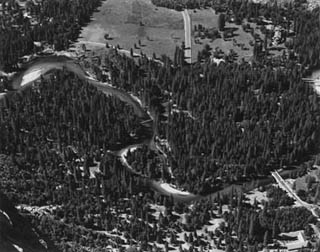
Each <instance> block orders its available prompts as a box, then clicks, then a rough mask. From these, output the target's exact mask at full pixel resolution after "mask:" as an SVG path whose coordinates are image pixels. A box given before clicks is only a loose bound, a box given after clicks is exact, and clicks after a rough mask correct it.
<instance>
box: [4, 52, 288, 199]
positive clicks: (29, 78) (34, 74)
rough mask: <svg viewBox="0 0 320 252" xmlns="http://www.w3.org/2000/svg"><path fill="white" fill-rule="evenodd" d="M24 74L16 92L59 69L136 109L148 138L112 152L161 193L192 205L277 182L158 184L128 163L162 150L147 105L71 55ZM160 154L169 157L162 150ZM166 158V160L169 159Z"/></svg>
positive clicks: (38, 62) (46, 60) (43, 61)
mask: <svg viewBox="0 0 320 252" xmlns="http://www.w3.org/2000/svg"><path fill="white" fill-rule="evenodd" d="M24 69H25V70H24V71H21V72H19V73H17V74H15V75H14V76H13V78H12V80H11V85H12V88H13V89H14V90H15V91H19V90H23V89H25V88H29V87H31V86H32V84H33V83H34V82H35V81H36V80H38V79H39V78H40V77H41V76H45V75H48V74H50V73H52V72H53V71H54V70H56V69H60V70H67V71H70V72H73V73H74V74H76V75H77V76H78V77H79V78H80V79H82V80H85V81H87V82H88V83H90V84H91V85H93V86H95V87H96V88H97V89H98V90H100V91H102V92H103V93H104V94H106V95H113V96H115V97H117V98H118V99H120V100H121V101H123V102H125V103H127V104H128V105H130V106H132V107H133V110H134V112H135V113H136V115H137V116H138V117H139V118H140V120H141V121H140V122H141V126H142V127H144V128H145V129H146V130H145V132H146V133H145V135H143V136H139V138H138V140H137V142H136V143H134V144H130V145H128V146H126V147H124V148H122V149H119V150H116V151H112V152H113V153H114V154H115V155H117V156H119V158H120V160H121V162H122V164H123V165H124V166H125V167H126V168H127V169H128V170H129V171H130V172H132V173H134V174H136V175H138V176H142V177H144V178H145V179H146V180H147V182H148V184H149V185H150V187H151V188H152V189H153V190H154V191H157V192H158V193H160V194H163V195H167V196H172V197H173V198H174V199H175V200H177V201H183V202H192V201H195V200H200V199H203V198H215V197H216V196H217V195H218V194H224V193H229V192H230V191H231V190H236V191H241V190H243V188H244V190H245V191H249V190H252V189H254V188H256V187H259V186H263V185H267V184H269V183H271V182H272V181H273V178H272V177H271V175H270V176H269V177H266V178H261V179H256V180H254V181H250V182H245V183H241V184H238V185H230V186H228V187H226V188H224V189H222V190H219V191H217V192H214V193H211V194H209V195H207V196H201V195H195V194H193V193H190V192H186V191H182V190H179V189H177V188H176V187H175V186H173V185H170V184H168V183H165V182H161V181H156V180H153V179H150V178H147V177H145V176H144V175H142V174H140V173H138V172H136V171H135V170H134V169H132V167H131V166H130V164H129V163H128V162H127V159H126V154H127V152H128V151H130V150H133V149H136V148H139V147H140V146H142V145H148V146H149V148H151V149H153V150H154V149H158V150H159V147H158V146H157V144H156V143H155V141H154V137H155V132H154V129H155V127H154V120H153V117H152V115H151V114H150V112H149V111H148V110H146V108H145V107H144V106H143V104H142V102H141V100H140V99H139V98H137V97H136V96H134V95H132V94H130V93H127V92H126V91H124V90H122V89H119V88H117V87H114V86H112V85H111V84H110V83H102V82H100V81H98V80H96V79H95V78H94V77H93V76H91V75H90V74H88V73H87V72H86V71H85V70H84V69H83V68H82V67H81V66H80V64H78V63H77V62H76V60H75V59H74V58H73V57H72V56H71V55H70V54H68V53H56V54H54V55H48V56H36V57H35V58H34V59H32V60H31V61H30V62H28V63H26V64H25V66H24ZM7 94H8V93H2V95H1V96H0V100H1V99H3V98H4V97H6V96H7ZM158 154H159V155H163V156H164V157H165V154H164V153H163V152H161V151H158ZM165 158H166V157H165ZM291 172H292V171H291ZM289 174H290V171H282V172H280V175H281V176H284V177H286V176H288V175H289Z"/></svg>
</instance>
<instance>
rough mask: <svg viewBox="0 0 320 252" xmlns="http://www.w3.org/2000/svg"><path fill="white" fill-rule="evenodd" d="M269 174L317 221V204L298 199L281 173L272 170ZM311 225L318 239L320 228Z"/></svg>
mask: <svg viewBox="0 0 320 252" xmlns="http://www.w3.org/2000/svg"><path fill="white" fill-rule="evenodd" d="M271 175H272V176H273V177H274V179H275V180H276V181H277V183H278V185H279V186H280V187H281V188H282V189H283V190H285V191H287V193H288V194H289V195H290V196H291V197H292V198H294V199H295V200H296V201H297V202H298V203H299V204H300V205H301V206H302V207H305V208H307V209H308V210H309V211H310V212H311V213H312V214H313V216H315V217H316V218H317V219H318V221H319V213H318V212H317V211H316V209H317V208H318V206H317V205H314V204H309V203H307V202H305V201H303V200H301V199H300V197H299V196H298V195H297V194H296V193H295V192H294V191H293V190H292V188H291V187H290V186H289V185H288V184H287V183H286V181H285V180H284V179H283V178H282V177H281V175H280V174H279V173H278V172H277V171H275V172H272V173H271ZM311 227H312V228H313V230H314V233H315V234H316V235H317V237H318V238H319V239H320V230H319V228H318V227H317V226H316V225H313V224H312V225H311Z"/></svg>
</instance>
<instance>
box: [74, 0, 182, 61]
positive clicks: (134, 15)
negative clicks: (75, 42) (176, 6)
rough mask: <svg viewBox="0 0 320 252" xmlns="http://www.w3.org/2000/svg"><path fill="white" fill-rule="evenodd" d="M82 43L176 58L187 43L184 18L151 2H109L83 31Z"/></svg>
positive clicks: (143, 0)
mask: <svg viewBox="0 0 320 252" xmlns="http://www.w3.org/2000/svg"><path fill="white" fill-rule="evenodd" d="M105 34H108V35H109V39H108V40H106V39H105ZM79 41H92V42H99V43H105V42H106V41H107V42H108V43H109V44H111V45H113V46H116V45H120V47H121V48H123V49H127V50H130V49H131V48H133V51H134V53H138V54H140V52H141V51H142V52H143V53H146V54H147V55H148V56H152V55H153V53H155V54H156V56H157V57H159V56H161V55H162V54H167V55H169V56H170V57H173V55H174V51H175V47H176V46H181V43H182V42H183V41H184V26H183V17H182V14H181V13H180V12H178V11H175V10H169V9H167V8H161V7H156V6H155V5H153V4H152V3H151V0H133V1H132V0H108V1H104V2H103V4H102V6H101V7H100V8H99V11H98V12H96V13H94V15H93V20H92V21H91V22H90V23H89V25H88V26H87V27H84V28H83V30H82V32H81V35H80V39H79ZM139 41H140V43H139ZM93 45H94V44H93ZM135 45H136V47H135Z"/></svg>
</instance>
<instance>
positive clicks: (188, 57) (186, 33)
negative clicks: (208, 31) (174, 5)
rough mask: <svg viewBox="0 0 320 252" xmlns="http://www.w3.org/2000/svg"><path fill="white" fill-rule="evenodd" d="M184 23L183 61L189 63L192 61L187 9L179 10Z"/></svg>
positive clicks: (189, 22) (189, 21) (189, 23)
mask: <svg viewBox="0 0 320 252" xmlns="http://www.w3.org/2000/svg"><path fill="white" fill-rule="evenodd" d="M181 13H182V16H183V23H184V37H185V42H184V43H185V48H186V49H185V50H184V57H185V61H186V62H187V63H189V64H191V61H192V50H191V18H190V15H189V12H188V10H187V9H184V11H182V12H181Z"/></svg>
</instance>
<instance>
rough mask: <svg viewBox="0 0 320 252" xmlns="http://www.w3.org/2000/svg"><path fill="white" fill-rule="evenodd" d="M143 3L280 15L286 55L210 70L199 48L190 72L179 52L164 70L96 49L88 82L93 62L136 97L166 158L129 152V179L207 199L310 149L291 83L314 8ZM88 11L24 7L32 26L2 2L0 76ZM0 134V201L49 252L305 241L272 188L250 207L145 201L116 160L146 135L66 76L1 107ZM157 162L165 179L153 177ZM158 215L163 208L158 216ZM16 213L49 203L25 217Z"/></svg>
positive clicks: (310, 34) (303, 97)
mask: <svg viewBox="0 0 320 252" xmlns="http://www.w3.org/2000/svg"><path fill="white" fill-rule="evenodd" d="M153 2H154V3H155V4H157V5H159V6H165V7H168V8H179V7H177V5H178V4H179V3H180V4H181V5H182V6H185V4H186V6H187V8H198V7H199V6H197V5H196V4H194V3H196V2H197V3H199V2H200V3H204V4H206V5H207V6H208V7H209V6H212V7H213V8H215V9H216V10H217V11H219V12H226V10H227V9H228V8H229V9H231V10H232V11H233V13H234V15H236V17H237V20H240V21H241V20H243V19H244V18H251V19H255V18H256V19H258V17H259V16H260V15H264V16H265V17H267V18H269V17H270V18H271V19H272V20H273V22H278V23H279V24H283V23H284V22H285V21H284V17H288V16H290V19H289V18H288V19H287V20H289V22H292V23H290V24H289V26H290V25H293V27H294V32H295V33H296V35H295V37H294V45H293V48H292V50H294V53H295V55H296V57H289V55H284V56H282V57H281V59H270V58H268V57H266V55H263V54H262V55H261V57H255V58H254V60H253V61H252V62H251V63H247V62H241V63H235V62H228V61H226V62H225V63H223V62H222V63H220V64H219V65H217V64H215V63H213V62H211V61H210V60H209V56H210V52H209V51H208V50H206V49H204V51H203V52H202V53H201V57H199V58H198V61H197V62H195V63H193V64H191V65H189V64H187V63H186V62H184V56H183V54H184V53H183V48H179V47H177V49H176V52H175V55H174V56H173V57H172V58H170V57H168V56H165V55H163V56H162V57H161V59H160V60H161V62H162V64H159V62H155V61H153V60H150V59H148V58H147V57H144V56H142V57H139V58H138V59H133V58H130V57H127V56H124V55H122V54H120V53H119V52H118V51H117V50H116V49H114V50H113V49H110V50H109V51H108V52H106V55H104V56H105V57H104V58H105V60H104V61H103V60H102V57H100V56H97V58H99V60H97V61H96V63H92V65H90V67H91V68H92V71H93V72H94V73H95V74H96V76H97V79H99V80H102V79H103V76H102V72H103V71H102V69H103V67H102V65H103V66H104V68H105V69H107V71H108V72H109V73H110V75H111V83H112V85H114V86H116V87H119V88H121V89H123V90H125V91H127V92H131V93H133V94H135V95H137V96H138V97H139V98H141V100H142V102H143V104H145V105H146V108H147V109H148V110H149V111H150V113H151V115H152V118H153V119H154V127H155V136H154V140H155V141H156V142H157V143H158V144H159V145H160V146H161V148H162V149H163V151H164V152H165V153H166V154H167V157H168V160H166V161H164V160H163V159H161V158H159V156H158V155H156V153H155V152H154V151H152V150H150V149H149V148H148V147H147V146H143V147H141V148H139V149H137V150H136V151H135V152H133V153H128V157H127V160H128V162H129V163H130V165H131V166H132V167H133V168H134V170H136V171H138V172H141V173H142V174H143V175H145V176H146V177H148V179H156V180H161V181H165V182H169V183H173V184H175V185H177V186H178V188H183V189H185V190H188V191H190V192H194V193H195V194H201V195H208V194H210V193H212V192H217V191H218V190H219V189H223V188H225V187H227V186H231V185H235V184H238V185H239V184H241V183H245V182H248V181H254V180H256V179H259V178H265V177H268V176H269V175H270V172H271V171H273V170H277V169H279V168H282V167H290V166H298V165H300V164H301V163H302V162H304V161H306V160H308V159H309V158H310V155H311V154H313V153H316V151H317V150H318V149H317V148H316V147H317V145H318V143H319V141H318V139H319V131H318V128H319V126H320V125H319V124H320V111H319V110H320V107H319V98H318V96H317V95H316V93H315V92H314V90H313V89H312V87H310V86H309V85H308V84H307V83H305V82H304V81H303V80H302V78H303V77H305V76H306V75H308V74H309V73H310V69H312V68H315V67H317V66H318V65H319V55H318V51H317V48H318V45H319V42H320V41H319V32H314V31H318V30H319V28H320V27H319V26H320V24H319V19H318V18H317V19H316V18H315V17H316V16H317V17H318V14H319V9H315V10H313V11H312V12H310V11H307V10H306V9H303V8H304V7H303V5H301V3H298V2H296V3H294V4H292V5H287V6H286V7H280V6H277V5H256V4H254V3H252V2H251V1H248V2H243V3H242V4H239V2H237V1H228V2H227V3H226V4H225V5H223V4H222V5H221V6H214V5H211V4H210V3H211V2H212V1H167V0H162V1H156V0H153ZM189 2H190V3H189ZM99 4H100V1H82V0H78V1H58V0H54V1H51V0H50V1H43V2H42V3H41V4H39V5H34V4H32V3H30V4H28V6H27V8H29V9H30V13H31V14H32V16H33V17H35V18H36V19H37V22H36V24H33V25H31V22H30V20H29V19H28V18H24V17H23V15H21V13H20V14H19V7H18V6H17V5H16V4H15V2H14V1H2V9H3V10H4V11H5V13H7V14H5V15H3V16H0V20H1V23H2V24H3V25H2V26H1V29H0V39H1V43H0V48H1V50H0V62H3V65H4V67H5V69H14V68H16V67H17V62H18V61H19V57H20V56H22V55H26V54H30V53H32V52H35V51H37V48H36V47H35V45H34V42H35V41H46V42H47V43H49V44H53V45H54V46H55V49H56V50H61V49H66V48H68V46H69V45H70V44H71V42H72V40H74V39H76V38H77V36H78V34H79V29H80V27H81V26H83V25H84V24H85V23H86V22H88V21H89V18H90V15H91V13H92V11H94V10H95V9H96V8H97V7H98V6H99ZM192 4H194V5H192ZM299 8H301V9H299ZM17 13H18V14H19V15H16V14H17ZM11 15H12V16H15V17H16V18H9V16H11ZM28 20H29V21H28ZM240 21H239V22H240ZM317 29H318V30H317ZM4 34H6V36H3V35H4ZM311 45H315V46H314V47H312V46H311ZM298 63H301V64H298ZM0 130H1V132H2V134H1V135H0V143H1V144H0V153H1V155H0V175H1V183H0V192H2V193H4V194H5V195H6V197H7V198H6V199H5V201H7V202H10V204H12V205H14V206H19V207H20V209H21V211H20V213H21V214H22V215H23V216H24V217H25V218H26V220H27V221H28V222H29V223H31V224H32V226H33V227H34V229H35V230H36V232H37V233H38V234H40V235H41V237H44V239H45V240H46V241H48V244H49V243H50V242H49V241H53V243H54V245H55V246H56V247H57V249H58V250H59V251H90V250H91V251H104V250H103V249H102V248H106V247H107V246H108V245H111V246H115V247H118V248H119V249H120V250H121V251H122V250H124V247H123V246H122V245H124V244H130V246H132V247H133V246H135V245H139V246H140V247H141V249H142V251H157V250H158V248H157V246H156V244H161V245H164V247H165V250H166V251H170V247H172V246H173V245H177V246H180V249H179V250H180V251H184V250H185V249H183V248H182V246H181V244H180V245H179V242H178V233H181V232H182V233H183V241H184V242H188V243H190V244H191V247H190V248H189V249H188V251H190V252H191V251H203V250H206V249H207V250H208V249H212V247H210V246H211V245H210V244H209V242H208V239H206V237H209V238H210V239H211V240H215V241H216V242H215V244H216V246H217V248H219V249H223V250H225V251H228V252H229V251H259V250H262V249H263V248H265V247H266V246H267V244H268V243H270V242H272V241H273V239H275V238H277V237H278V235H279V234H280V233H281V232H289V231H295V230H305V234H306V236H307V237H311V236H312V235H313V231H312V230H311V229H310V225H309V224H317V220H316V219H315V218H314V216H313V215H312V213H311V212H309V211H308V210H307V209H306V208H303V207H292V206H293V204H294V200H292V198H289V197H288V196H287V194H286V193H285V192H284V191H283V190H282V189H280V188H278V187H269V188H267V193H266V195H267V198H268V200H267V201H264V202H261V203H260V206H259V204H258V202H257V201H255V202H254V204H249V203H248V201H247V199H246V196H245V194H244V193H243V192H242V193H236V192H234V191H233V190H231V193H229V194H227V195H222V194H221V195H220V194H219V193H218V196H217V197H215V198H214V199H211V198H210V197H207V198H206V199H204V200H201V201H198V202H194V204H193V205H192V207H190V206H188V205H186V204H183V203H181V202H178V201H175V200H173V198H172V197H165V196H163V195H160V194H159V193H157V192H154V191H153V190H151V189H150V186H149V184H148V181H147V179H145V178H144V177H143V176H137V175H135V174H133V173H131V172H130V171H128V170H127V169H126V167H125V166H124V165H123V164H122V163H121V162H120V159H119V157H117V156H116V155H114V154H113V151H117V150H120V149H121V148H123V147H124V146H127V145H129V144H133V143H136V142H137V139H139V137H142V136H143V135H144V134H146V132H145V131H146V128H145V127H143V125H142V124H141V122H140V119H139V118H138V117H137V116H136V115H135V114H134V112H133V109H132V108H130V107H129V106H127V105H126V104H125V103H124V102H122V101H120V100H118V99H116V98H115V97H112V96H105V95H104V94H103V93H102V92H100V91H98V90H97V89H96V88H95V87H93V86H90V85H89V84H88V83H86V82H85V81H83V80H80V79H79V78H78V77H77V76H76V75H74V74H72V73H69V72H67V71H65V70H62V71H60V70H59V71H53V72H52V73H51V74H50V76H49V77H48V76H46V77H45V78H44V77H42V78H41V79H40V80H39V81H38V82H37V83H35V84H34V85H33V87H32V88H31V89H26V90H23V91H19V92H16V93H13V94H10V95H9V96H8V97H6V99H4V102H3V104H1V105H0ZM166 140H167V141H166ZM163 142H165V143H166V144H163ZM166 166H169V167H170V168H171V170H172V172H173V176H172V177H171V176H169V174H166V173H165V172H164V170H165V169H164V168H165V167H166ZM317 190H318V189H317ZM316 198H318V197H316ZM0 203H1V202H0ZM3 205H4V204H0V210H1V209H3ZM155 205H161V206H164V211H163V212H161V213H160V214H159V215H158V216H155V215H154V212H156V210H154V206H155ZM26 206H33V207H34V208H35V209H38V210H39V209H40V208H41V207H43V206H55V207H54V208H52V210H50V211H49V212H50V213H42V212H41V211H38V210H36V211H35V212H36V213H33V214H32V213H30V210H28V208H27V207H26ZM226 208H227V209H226ZM3 210H5V209H3ZM8 211H9V210H8ZM10 211H11V210H10ZM10 211H9V214H10V216H11V213H10ZM14 214H16V213H14ZM181 216H185V221H184V222H182V221H181V220H180V217H181ZM217 218H219V219H220V220H221V224H220V225H219V227H218V228H217V229H216V230H215V232H213V231H208V230H204V231H203V230H202V228H203V226H204V225H206V224H208V222H209V221H210V220H212V219H217ZM12 219H14V216H12ZM0 221H1V220H0ZM0 225H1V222H0ZM200 230H201V231H203V232H204V233H203V232H202V233H201V232H200ZM0 231H1V230H0ZM200 233H201V234H200ZM3 236H4V234H3V233H1V232H0V238H1V239H5V238H3ZM4 237H5V236H4ZM315 247H316V246H315Z"/></svg>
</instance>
